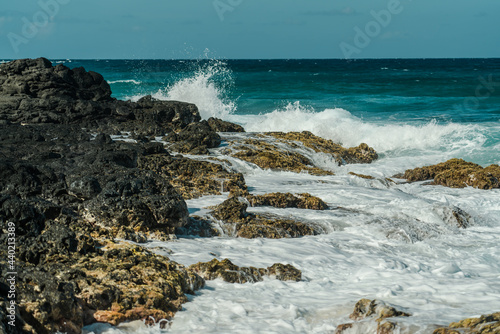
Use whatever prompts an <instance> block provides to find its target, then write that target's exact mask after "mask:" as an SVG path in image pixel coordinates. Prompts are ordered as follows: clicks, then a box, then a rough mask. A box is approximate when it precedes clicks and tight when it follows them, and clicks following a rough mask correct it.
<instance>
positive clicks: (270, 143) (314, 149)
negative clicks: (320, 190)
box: [228, 131, 378, 175]
mask: <svg viewBox="0 0 500 334" xmlns="http://www.w3.org/2000/svg"><path fill="white" fill-rule="evenodd" d="M229 145H230V148H229V149H228V151H229V150H230V151H229V152H230V154H231V156H233V157H235V158H238V159H241V160H245V161H248V162H251V163H253V164H256V165H257V166H259V167H260V168H263V169H275V170H284V171H291V172H296V173H300V172H307V173H309V174H313V175H333V172H332V171H329V170H325V169H323V168H321V167H319V166H316V165H315V163H314V162H313V160H315V159H314V158H310V157H311V156H314V155H323V156H322V157H321V160H332V161H333V163H334V164H335V163H336V164H338V165H342V164H346V163H371V162H373V161H374V160H376V159H377V158H378V155H377V153H376V152H375V150H373V148H371V147H369V146H368V145H366V144H361V145H359V146H358V147H352V148H349V149H346V148H344V147H342V146H340V145H338V144H335V143H333V142H332V141H331V140H326V139H323V138H321V137H318V136H315V135H313V134H312V133H310V132H307V131H304V132H289V133H283V132H268V133H262V134H259V135H258V136H257V137H255V138H248V137H247V139H244V140H242V141H241V140H237V139H235V140H232V141H230V142H229Z"/></svg>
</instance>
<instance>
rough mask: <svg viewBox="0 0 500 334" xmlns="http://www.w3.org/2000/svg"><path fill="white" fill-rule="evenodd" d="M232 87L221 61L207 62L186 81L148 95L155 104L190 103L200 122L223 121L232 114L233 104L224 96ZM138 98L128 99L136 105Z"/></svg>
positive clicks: (233, 110) (230, 75)
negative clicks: (196, 111) (169, 102)
mask: <svg viewBox="0 0 500 334" xmlns="http://www.w3.org/2000/svg"><path fill="white" fill-rule="evenodd" d="M231 85H232V72H231V70H230V69H229V68H227V67H226V64H225V63H223V62H222V61H217V60H210V61H209V62H208V63H202V64H201V65H199V68H198V69H197V70H196V71H195V72H194V73H193V74H192V75H191V76H189V77H187V78H184V79H181V80H178V81H177V82H175V83H174V84H171V85H169V86H167V87H165V88H161V89H159V90H158V91H156V92H153V93H152V94H151V95H152V96H153V97H154V98H156V99H159V100H175V101H183V102H189V103H194V104H196V106H197V107H198V110H199V112H200V115H201V117H202V119H208V118H210V117H217V118H222V119H226V118H227V117H228V116H229V115H230V114H233V113H234V112H235V111H236V103H235V101H231V100H230V99H229V98H227V96H226V94H227V92H228V90H229V89H230V86H231ZM143 96H144V94H142V95H135V96H132V97H130V99H131V100H132V101H137V100H139V99H140V98H141V97H143Z"/></svg>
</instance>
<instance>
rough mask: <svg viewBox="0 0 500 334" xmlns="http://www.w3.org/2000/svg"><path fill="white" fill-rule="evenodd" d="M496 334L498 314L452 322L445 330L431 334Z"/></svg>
mask: <svg viewBox="0 0 500 334" xmlns="http://www.w3.org/2000/svg"><path fill="white" fill-rule="evenodd" d="M460 333H465V334H498V333H500V312H497V313H493V314H489V315H483V316H481V317H480V318H468V319H464V320H462V321H459V322H452V323H451V324H450V325H449V326H448V327H447V328H438V329H436V330H435V331H434V332H433V334H460Z"/></svg>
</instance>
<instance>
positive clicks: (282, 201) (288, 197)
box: [246, 192, 328, 210]
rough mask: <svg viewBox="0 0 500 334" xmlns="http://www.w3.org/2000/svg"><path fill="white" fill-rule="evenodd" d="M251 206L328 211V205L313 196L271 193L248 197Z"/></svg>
mask: <svg viewBox="0 0 500 334" xmlns="http://www.w3.org/2000/svg"><path fill="white" fill-rule="evenodd" d="M246 198H247V200H248V202H249V203H250V205H251V206H272V207H275V208H299V209H311V210H326V209H327V208H328V205H327V204H326V203H325V202H324V201H323V200H322V199H321V198H318V197H316V196H312V195H311V194H307V193H304V194H297V195H294V194H291V193H279V192H278V193H271V194H265V195H255V196H254V195H248V196H247V197H246Z"/></svg>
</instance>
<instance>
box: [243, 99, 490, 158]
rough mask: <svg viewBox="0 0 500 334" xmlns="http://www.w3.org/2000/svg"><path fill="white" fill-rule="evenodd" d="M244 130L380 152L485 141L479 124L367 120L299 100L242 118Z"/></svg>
mask: <svg viewBox="0 0 500 334" xmlns="http://www.w3.org/2000/svg"><path fill="white" fill-rule="evenodd" d="M240 121H243V122H245V123H244V127H245V129H247V131H256V132H257V131H258V132H260V131H284V132H287V131H310V132H312V133H314V134H316V135H318V136H321V137H324V138H327V139H332V140H333V141H334V142H337V143H341V144H343V145H344V146H357V145H359V144H360V143H363V142H364V143H367V144H368V145H370V146H372V147H374V148H375V150H377V152H380V153H391V152H392V153H395V152H398V153H399V152H400V151H405V150H446V151H450V150H451V151H456V150H459V149H460V150H463V151H466V152H468V151H473V150H474V149H477V148H478V147H481V146H482V145H483V144H484V142H485V141H486V137H485V135H484V134H483V133H482V130H483V129H481V128H480V127H479V126H476V125H463V124H455V123H449V124H440V123H438V122H436V121H430V122H428V123H425V124H420V125H416V124H403V123H400V124H398V123H394V122H385V123H384V122H380V123H375V122H373V121H372V122H368V121H364V120H362V119H360V118H358V117H356V116H354V115H352V114H351V113H350V112H349V111H347V110H344V109H341V108H335V109H325V110H323V111H321V112H316V111H315V110H314V109H313V108H311V107H304V106H302V105H301V104H300V102H295V103H293V104H292V103H290V104H288V105H287V106H286V107H285V108H284V109H281V110H275V111H273V112H271V113H268V114H264V115H259V116H255V117H250V118H249V117H246V118H242V119H241V120H240Z"/></svg>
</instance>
